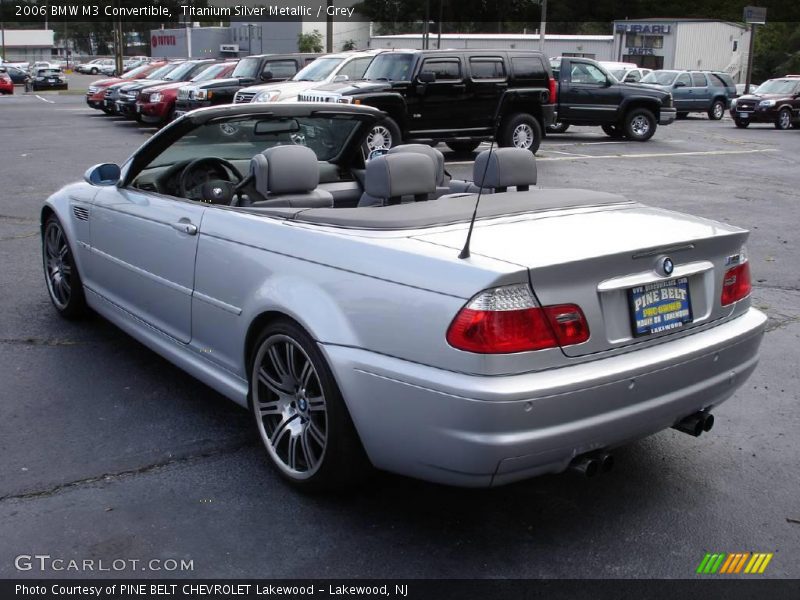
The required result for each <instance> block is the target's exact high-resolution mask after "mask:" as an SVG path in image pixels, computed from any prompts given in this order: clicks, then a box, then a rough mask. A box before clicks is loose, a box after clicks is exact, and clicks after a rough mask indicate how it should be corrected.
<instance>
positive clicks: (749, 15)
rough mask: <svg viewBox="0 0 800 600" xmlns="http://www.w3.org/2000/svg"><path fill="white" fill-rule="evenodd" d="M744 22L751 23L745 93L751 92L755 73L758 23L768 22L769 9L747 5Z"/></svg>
mask: <svg viewBox="0 0 800 600" xmlns="http://www.w3.org/2000/svg"><path fill="white" fill-rule="evenodd" d="M744 22H745V23H747V24H749V25H750V44H749V45H748V46H749V48H748V50H747V77H746V79H745V84H744V93H745V94H749V93H750V78H751V75H752V74H753V52H754V50H755V44H756V25H764V24H766V22H767V9H766V8H764V7H762V6H745V7H744Z"/></svg>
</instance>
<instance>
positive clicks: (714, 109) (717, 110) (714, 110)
mask: <svg viewBox="0 0 800 600" xmlns="http://www.w3.org/2000/svg"><path fill="white" fill-rule="evenodd" d="M724 115H725V103H724V102H723V101H722V100H714V103H713V104H712V105H711V107H710V108H709V109H708V118H709V119H711V120H712V121H719V120H720V119H721V118H722V117H723V116H724Z"/></svg>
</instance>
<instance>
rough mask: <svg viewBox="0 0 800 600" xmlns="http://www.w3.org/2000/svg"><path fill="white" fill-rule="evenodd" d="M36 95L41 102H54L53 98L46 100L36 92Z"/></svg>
mask: <svg viewBox="0 0 800 600" xmlns="http://www.w3.org/2000/svg"><path fill="white" fill-rule="evenodd" d="M36 97H37V98H38V99H39V100H41V101H42V102H48V103H50V104H55V102H54V101H53V100H48V99H47V98H42V97H41V96H40V95H39V94H36Z"/></svg>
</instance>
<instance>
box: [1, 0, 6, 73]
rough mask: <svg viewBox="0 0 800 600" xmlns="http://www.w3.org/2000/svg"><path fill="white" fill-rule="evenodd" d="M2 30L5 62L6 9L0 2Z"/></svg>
mask: <svg viewBox="0 0 800 600" xmlns="http://www.w3.org/2000/svg"><path fill="white" fill-rule="evenodd" d="M0 30H2V34H3V56H0V58H2V59H3V60H5V59H6V7H5V6H3V0H0Z"/></svg>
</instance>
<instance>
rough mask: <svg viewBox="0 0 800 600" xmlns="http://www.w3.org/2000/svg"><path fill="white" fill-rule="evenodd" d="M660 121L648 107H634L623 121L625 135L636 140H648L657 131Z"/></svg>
mask: <svg viewBox="0 0 800 600" xmlns="http://www.w3.org/2000/svg"><path fill="white" fill-rule="evenodd" d="M657 127H658V123H656V118H655V116H654V115H653V113H652V112H650V111H649V110H647V109H646V108H634V109H633V110H631V111H628V114H626V115H625V121H624V122H623V131H625V137H626V138H628V139H629V140H633V141H635V142H646V141H647V140H649V139H650V138H651V137H653V134H654V133H655V132H656V128H657Z"/></svg>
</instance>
